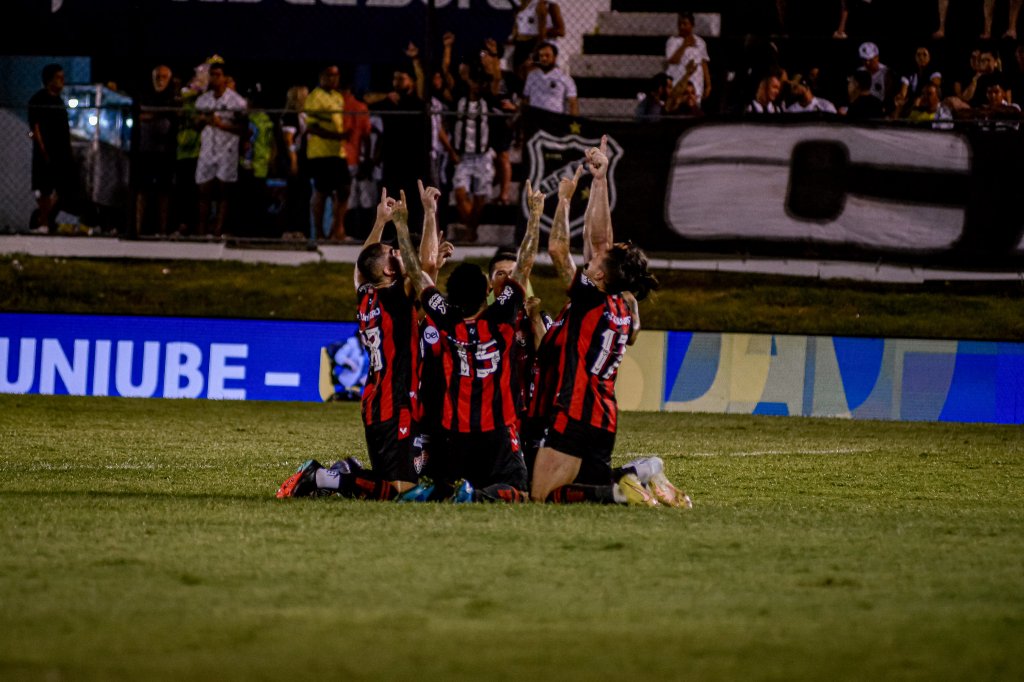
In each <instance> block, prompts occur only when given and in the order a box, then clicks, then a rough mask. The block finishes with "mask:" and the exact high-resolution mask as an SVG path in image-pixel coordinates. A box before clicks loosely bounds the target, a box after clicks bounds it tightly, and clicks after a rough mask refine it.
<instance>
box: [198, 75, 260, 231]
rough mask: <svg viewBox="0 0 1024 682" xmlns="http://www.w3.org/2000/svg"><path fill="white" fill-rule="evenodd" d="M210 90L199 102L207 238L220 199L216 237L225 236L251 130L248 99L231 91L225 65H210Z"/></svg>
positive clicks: (201, 208)
mask: <svg viewBox="0 0 1024 682" xmlns="http://www.w3.org/2000/svg"><path fill="white" fill-rule="evenodd" d="M209 80H210V87H209V90H207V91H206V92H205V93H203V94H202V95H200V97H199V99H197V100H196V111H197V113H198V115H199V123H200V125H202V126H203V129H202V132H201V133H200V137H199V160H198V162H197V164H196V184H197V185H198V186H199V234H200V235H206V234H207V229H208V225H209V221H210V211H211V210H212V208H213V201H214V198H215V197H216V201H217V213H216V222H215V223H214V228H213V235H214V236H215V237H220V236H222V235H223V234H224V225H225V224H226V220H227V214H228V206H229V203H230V199H229V195H230V193H231V191H232V190H233V189H234V186H235V184H236V183H237V182H238V152H239V142H240V138H241V135H242V132H243V131H244V130H246V129H247V127H248V125H247V122H246V111H247V108H248V107H247V105H246V102H245V99H244V98H243V97H242V96H241V95H239V94H238V93H237V92H235V91H234V90H232V89H231V88H229V87H228V76H227V74H226V73H225V67H224V64H223V63H214V64H210V68H209Z"/></svg>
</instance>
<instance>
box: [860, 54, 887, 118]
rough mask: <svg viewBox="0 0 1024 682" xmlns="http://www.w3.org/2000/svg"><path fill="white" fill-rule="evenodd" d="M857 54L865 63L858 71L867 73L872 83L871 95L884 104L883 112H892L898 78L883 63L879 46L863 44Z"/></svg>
mask: <svg viewBox="0 0 1024 682" xmlns="http://www.w3.org/2000/svg"><path fill="white" fill-rule="evenodd" d="M857 54H858V55H859V56H860V58H861V61H862V62H863V66H861V67H860V68H859V69H857V71H859V72H864V73H867V74H868V76H869V78H870V81H871V86H870V88H869V94H870V95H871V96H872V97H874V98H875V99H877V100H878V101H879V102H881V103H882V110H883V111H891V110H892V101H893V99H894V98H895V96H896V78H895V76H894V75H893V73H892V72H891V71H890V70H889V67H888V66H886V65H885V64H883V63H882V62H881V59H880V55H879V51H878V45H875V44H874V43H870V42H868V43H861V45H860V47H859V48H857Z"/></svg>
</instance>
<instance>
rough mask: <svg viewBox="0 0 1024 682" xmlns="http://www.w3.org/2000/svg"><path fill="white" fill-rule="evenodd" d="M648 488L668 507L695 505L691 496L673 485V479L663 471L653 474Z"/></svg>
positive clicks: (689, 507) (688, 507)
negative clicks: (669, 478)
mask: <svg viewBox="0 0 1024 682" xmlns="http://www.w3.org/2000/svg"><path fill="white" fill-rule="evenodd" d="M647 489H648V490H649V491H650V492H651V494H652V495H653V496H654V498H655V499H656V500H658V502H660V503H661V504H663V505H665V506H666V507H679V508H682V509H691V508H692V507H693V501H692V500H691V499H690V496H689V495H687V494H686V493H684V492H683V491H682V490H680V489H679V488H677V487H675V486H674V485H672V481H670V480H668V477H667V476H666V475H665V472H663V471H659V472H658V473H656V474H654V475H653V476H651V478H650V480H649V481H647Z"/></svg>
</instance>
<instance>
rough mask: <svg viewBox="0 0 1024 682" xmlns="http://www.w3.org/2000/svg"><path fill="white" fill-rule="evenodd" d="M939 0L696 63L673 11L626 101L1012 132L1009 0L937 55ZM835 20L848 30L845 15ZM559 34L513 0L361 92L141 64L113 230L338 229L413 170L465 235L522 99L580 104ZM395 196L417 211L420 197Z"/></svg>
mask: <svg viewBox="0 0 1024 682" xmlns="http://www.w3.org/2000/svg"><path fill="white" fill-rule="evenodd" d="M948 4H949V3H948V0H937V5H936V10H935V15H934V18H925V17H922V21H935V22H936V24H935V25H936V30H935V32H934V35H933V37H932V38H931V39H930V40H929V41H926V42H927V43H928V44H924V43H922V44H920V45H916V46H914V47H913V48H908V50H907V52H906V53H905V54H884V53H883V51H882V49H881V48H880V47H879V44H877V43H876V42H872V41H871V40H863V41H860V40H858V41H852V40H850V38H849V37H848V36H849V35H860V34H864V35H870V32H867V33H865V31H866V30H867V29H866V28H865V27H866V26H867V27H869V26H870V21H872V18H871V17H872V15H871V14H870V12H871V7H870V3H866V2H864V1H863V0H842V1H841V2H840V3H837V5H838V6H839V10H838V16H839V23H838V25H837V26H836V27H835V30H834V31H833V33H832V38H833V42H835V43H836V44H838V45H842V46H843V47H842V52H843V54H845V55H847V58H848V61H846V59H844V60H841V61H839V62H837V61H836V60H835V59H834V58H827V57H826V56H825V55H824V54H821V55H816V54H814V53H811V54H810V55H808V54H807V53H806V51H804V52H801V53H797V52H795V51H794V52H793V53H788V52H787V45H788V43H786V42H785V41H783V40H781V39H779V40H776V39H773V38H772V37H771V36H760V37H754V38H752V39H751V41H749V44H748V45H747V46H746V47H745V48H744V52H743V54H742V55H741V58H740V60H739V62H738V66H735V65H733V64H732V61H735V60H732V61H731V62H730V67H729V68H728V69H726V68H722V69H716V68H713V66H714V64H715V60H716V59H718V58H719V55H714V54H712V50H709V47H708V43H707V42H706V41H705V39H704V38H702V37H701V36H699V35H697V34H696V32H695V27H696V23H695V18H694V15H693V14H692V13H690V12H685V11H684V12H682V13H680V14H679V15H678V31H677V35H675V36H672V37H670V38H668V39H667V41H666V44H665V54H664V57H665V59H664V67H665V68H664V71H662V72H659V73H657V74H654V75H652V76H651V78H650V79H649V83H648V85H647V87H646V88H644V92H641V93H637V99H638V102H637V106H636V112H635V116H636V118H637V120H639V121H647V120H652V119H657V118H661V117H664V116H686V117H699V116H717V117H721V116H726V117H729V116H732V117H743V116H763V115H779V116H782V117H785V116H788V115H796V114H801V115H805V116H807V115H814V116H817V117H824V118H833V117H834V119H835V120H837V121H843V120H849V121H865V120H873V121H878V120H885V121H892V122H901V123H903V124H914V125H928V126H934V127H937V128H949V127H952V126H953V125H954V124H957V123H959V122H966V121H971V122H975V123H976V124H977V125H980V126H983V127H988V128H992V129H999V130H1016V129H1017V128H1018V126H1019V119H1020V105H1019V103H1018V102H1019V100H1021V99H1022V98H1024V45H1017V44H1016V24H1017V20H1018V18H1019V10H1020V6H1021V0H1011V1H1010V2H1009V7H1008V16H1007V23H1006V24H1005V31H1002V32H997V33H1000V35H1001V36H1002V37H1001V38H1000V39H993V35H995V33H993V26H999V27H1000V28H1003V27H1004V25H1003V24H1000V23H998V21H999V20H1000V17H996V16H995V3H994V2H993V1H992V0H985V2H984V8H983V9H984V28H983V32H982V34H981V35H980V36H979V37H978V40H977V46H976V49H974V50H973V51H971V52H970V54H969V56H967V57H965V58H964V60H963V63H957V61H952V62H950V61H947V62H946V63H940V62H942V61H943V59H948V57H947V56H946V51H945V50H940V49H937V48H938V47H940V46H941V45H942V42H943V40H944V36H945V34H946V28H945V21H946V16H947V10H948ZM775 11H776V13H777V25H776V28H777V29H778V30H779V31H781V32H783V33H784V32H785V31H786V29H787V26H789V25H790V24H792V23H794V19H793V17H792V16H791V15H792V11H793V10H792V8H789V7H787V3H786V2H784V1H783V0H778V1H777V2H775ZM848 20H849V21H851V22H853V24H852V25H854V26H857V27H858V32H857V33H854V32H853V31H848V24H847V22H848ZM994 22H996V23H994ZM565 32H566V27H565V19H564V17H563V16H562V10H561V8H560V7H559V5H558V3H556V2H551V1H550V0H521V1H520V3H519V6H518V7H517V11H516V13H515V17H514V20H513V24H512V26H511V27H510V30H509V33H508V35H507V36H501V37H497V38H496V37H482V36H469V37H457V36H455V35H453V34H452V33H446V34H444V35H443V37H442V38H441V41H440V42H441V44H440V45H439V46H438V49H437V50H434V51H431V53H432V54H437V55H440V56H439V58H438V59H436V60H434V61H433V62H432V63H424V61H423V60H421V58H420V55H421V50H420V46H417V45H415V44H412V43H410V44H409V45H407V46H406V48H405V49H404V54H403V55H396V59H398V60H399V65H398V66H397V67H396V68H395V69H394V71H393V74H392V78H391V87H390V88H389V89H385V90H383V91H380V92H356V91H355V90H354V87H353V77H352V74H351V73H349V72H347V70H346V69H343V68H340V67H339V65H337V64H328V65H326V66H325V67H324V68H323V69H322V70H321V71H320V73H319V76H318V79H317V83H316V85H315V87H313V88H312V89H310V88H309V87H308V85H305V84H295V85H293V86H292V87H290V88H288V90H287V92H286V93H285V94H283V95H282V94H277V93H269V92H265V91H264V90H263V88H262V87H261V85H260V83H259V82H254V83H252V84H247V85H246V87H241V86H240V85H239V84H238V83H236V82H235V80H234V79H233V78H232V68H231V65H229V64H227V63H225V62H224V60H222V59H221V58H219V57H217V56H214V57H211V58H209V59H207V60H205V61H204V62H203V63H201V64H200V65H198V66H197V67H195V69H194V72H193V73H191V74H188V76H189V77H188V80H187V82H185V83H182V79H181V75H180V74H178V75H176V74H174V73H172V71H171V69H170V68H169V67H168V66H167V65H164V64H160V65H156V66H155V68H153V70H152V78H151V83H150V85H149V86H148V87H147V88H146V89H145V90H144V91H142V92H139V93H133V94H134V95H135V101H136V105H137V110H136V113H135V116H134V118H135V119H136V120H138V122H139V125H137V126H135V129H134V131H133V135H134V140H133V148H132V155H131V188H132V194H133V197H134V212H133V218H132V220H131V225H130V226H129V229H128V233H129V235H135V236H137V235H147V234H157V235H161V236H167V237H200V238H216V237H223V236H225V235H226V234H228V233H230V234H232V235H235V236H241V237H250V238H274V239H277V238H281V237H284V238H288V239H297V240H313V241H315V240H320V239H327V240H331V241H336V242H346V241H348V242H352V243H357V241H358V239H360V238H362V237H363V236H365V233H366V231H367V229H368V228H369V224H370V223H371V222H372V216H373V211H374V205H375V203H376V199H375V197H376V196H377V195H378V193H379V188H380V187H388V188H390V189H392V191H398V190H405V191H406V193H407V195H410V196H412V195H415V192H416V181H417V179H419V178H426V179H427V180H428V181H429V183H430V184H431V185H432V186H435V187H438V188H440V189H441V190H442V192H443V193H444V196H445V197H451V198H450V200H447V201H445V202H443V205H442V206H441V207H440V220H441V221H442V224H443V225H444V226H446V227H448V226H450V230H448V231H447V232H446V235H447V236H448V237H450V238H451V239H453V240H454V241H457V242H461V243H473V242H475V241H477V240H478V239H479V225H480V223H481V221H482V219H483V216H484V211H485V208H486V207H487V206H488V205H489V204H496V205H498V206H501V205H509V204H518V203H519V202H518V199H519V197H517V196H514V194H515V192H514V189H515V188H516V187H517V183H516V182H515V180H516V179H517V178H518V175H520V174H521V173H517V170H516V168H515V167H514V164H513V160H514V159H515V158H517V157H518V156H519V153H520V152H521V148H522V129H521V125H520V123H521V120H522V116H521V115H522V113H523V112H524V111H526V110H527V109H528V108H533V109H540V110H546V111H549V112H554V113H559V114H566V115H570V116H578V115H579V114H580V99H579V97H578V91H577V86H576V83H575V81H574V79H573V78H572V77H571V76H570V75H569V74H568V73H567V72H566V71H565V67H566V66H567V64H568V60H567V58H566V56H565V55H561V54H560V52H559V40H560V39H561V38H562V37H563V36H564V35H565ZM780 46H781V47H780ZM937 52H941V53H942V58H940V57H938V56H937V54H936V53H937ZM833 53H834V51H833ZM624 59H628V57H624ZM734 66H735V68H734ZM59 71H60V69H59V66H57V65H51V66H49V67H47V70H45V71H44V73H43V80H44V88H43V90H41V91H40V93H38V94H37V96H35V97H33V100H32V102H31V103H30V126H31V128H32V136H33V139H34V145H33V178H32V188H33V190H34V191H35V193H36V196H37V202H38V205H39V210H38V211H37V217H36V219H35V227H36V229H37V230H38V231H44V232H45V231H49V230H52V229H54V228H55V227H56V224H55V216H56V214H57V211H58V210H59V208H61V206H59V204H61V203H63V204H65V206H64V207H65V208H67V206H66V205H67V204H69V203H71V202H70V198H71V196H72V195H74V194H75V193H76V190H75V187H74V184H75V178H77V173H76V172H75V169H74V168H73V161H72V155H71V154H70V152H69V150H68V148H69V142H68V139H69V138H68V134H67V126H66V124H63V123H61V121H60V117H59V116H53V115H52V112H53V110H54V109H59V108H62V107H63V103H62V102H61V101H60V92H61V85H60V84H58V79H57V75H58V72H59ZM61 76H62V73H61ZM62 82H63V79H62V78H61V79H60V80H59V83H61V84H62ZM281 104H283V109H274V108H273V107H275V106H280V105H281ZM584 113H585V114H586V113H589V112H586V111H584ZM410 149H422V150H423V153H421V154H418V153H413V154H410V153H409V152H408V150H410ZM428 149H429V151H428ZM409 209H410V211H411V213H412V216H411V220H412V224H413V225H418V224H419V218H420V217H421V216H420V215H419V212H420V210H421V207H420V206H418V205H416V204H415V203H414V205H412V206H410V207H409ZM350 214H353V217H352V218H349V215H350ZM350 232H351V233H352V234H349V233H350Z"/></svg>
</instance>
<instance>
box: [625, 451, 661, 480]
mask: <svg viewBox="0 0 1024 682" xmlns="http://www.w3.org/2000/svg"><path fill="white" fill-rule="evenodd" d="M622 468H623V469H633V471H635V472H636V477H637V478H639V479H640V482H641V483H643V484H644V485H647V483H648V482H649V481H650V480H651V477H653V476H654V475H655V474H659V473H661V472H662V471H664V470H665V463H664V462H662V461H661V457H638V458H636V459H634V460H633V461H632V462H629V463H628V464H626V465H625V466H624V467H622Z"/></svg>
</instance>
